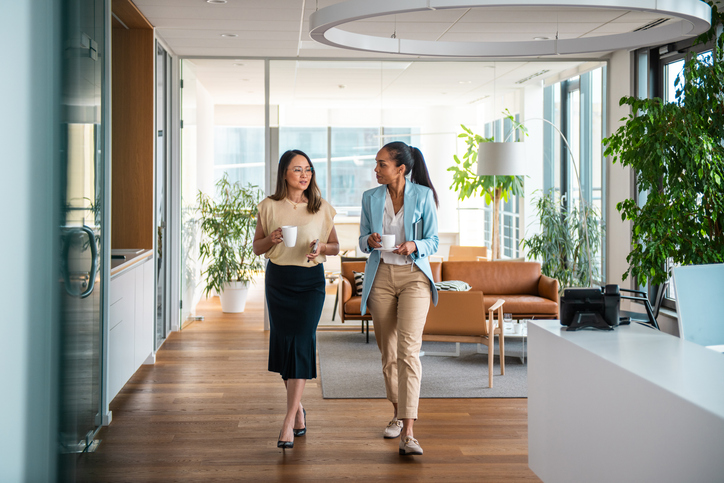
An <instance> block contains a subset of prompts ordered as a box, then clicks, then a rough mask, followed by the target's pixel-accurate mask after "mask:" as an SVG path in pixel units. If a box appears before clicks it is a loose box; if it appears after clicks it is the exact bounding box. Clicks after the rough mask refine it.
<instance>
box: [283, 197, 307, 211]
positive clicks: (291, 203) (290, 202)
mask: <svg viewBox="0 0 724 483" xmlns="http://www.w3.org/2000/svg"><path fill="white" fill-rule="evenodd" d="M284 199H285V200H287V202H288V203H289V204H290V205H292V206H293V207H294V209H295V210H296V209H297V206H299V205H303V204H305V203H306V201H304V198H302V201H300V202H298V203H295V202H293V201H292V200H290V199H289V198H284Z"/></svg>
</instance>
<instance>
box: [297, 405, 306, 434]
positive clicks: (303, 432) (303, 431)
mask: <svg viewBox="0 0 724 483" xmlns="http://www.w3.org/2000/svg"><path fill="white" fill-rule="evenodd" d="M302 412H303V413H304V427H303V428H302V429H295V430H294V436H304V435H305V434H307V410H306V409H304V408H302Z"/></svg>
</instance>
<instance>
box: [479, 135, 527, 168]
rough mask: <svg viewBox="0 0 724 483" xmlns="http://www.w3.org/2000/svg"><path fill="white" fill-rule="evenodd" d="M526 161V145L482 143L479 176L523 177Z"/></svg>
mask: <svg viewBox="0 0 724 483" xmlns="http://www.w3.org/2000/svg"><path fill="white" fill-rule="evenodd" d="M526 161H527V156H526V146H525V143H494V142H490V143H480V146H479V147H478V176H522V175H524V174H526V172H527V169H526V168H527V162H526Z"/></svg>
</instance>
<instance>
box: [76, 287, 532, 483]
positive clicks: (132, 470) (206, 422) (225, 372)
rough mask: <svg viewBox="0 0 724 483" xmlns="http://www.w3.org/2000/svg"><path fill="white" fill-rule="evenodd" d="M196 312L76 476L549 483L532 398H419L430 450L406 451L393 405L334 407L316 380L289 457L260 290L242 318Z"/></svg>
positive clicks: (120, 406)
mask: <svg viewBox="0 0 724 483" xmlns="http://www.w3.org/2000/svg"><path fill="white" fill-rule="evenodd" d="M198 313H199V315H204V316H205V320H204V321H203V322H195V323H193V324H192V325H191V326H189V327H187V328H185V329H184V330H183V331H181V332H176V333H173V334H172V335H171V336H170V337H169V338H168V340H167V341H166V342H165V343H164V345H163V347H162V348H161V350H159V351H158V354H157V360H156V364H155V365H149V366H143V367H142V368H141V369H139V370H138V372H137V373H136V374H135V375H134V377H133V378H132V379H131V380H130V381H129V383H128V384H126V386H125V387H124V388H123V390H122V391H121V392H120V393H119V394H118V396H117V397H116V398H115V399H114V400H113V402H112V404H111V410H112V411H113V422H112V423H111V425H110V426H109V427H107V428H104V429H103V430H102V431H101V433H100V434H99V438H100V439H102V443H101V445H100V447H99V448H98V450H97V451H96V452H95V453H90V454H86V455H83V456H82V457H81V459H80V461H79V464H78V481H97V482H115V481H128V482H142V481H150V482H164V481H178V482H200V481H204V482H212V481H259V482H265V481H280V482H295V481H310V482H318V481H341V480H345V481H395V482H401V481H403V482H404V481H410V482H412V481H414V482H419V481H451V482H462V481H476V482H482V481H506V482H514V481H539V480H538V478H537V477H536V476H535V475H534V474H533V472H532V471H530V469H528V464H527V461H528V448H527V445H528V437H527V409H526V400H525V399H421V400H420V410H419V420H418V421H417V423H416V424H415V436H416V437H417V439H418V440H419V441H420V444H421V445H422V447H423V449H424V451H425V454H424V455H423V456H399V454H398V448H397V446H398V444H399V440H385V439H383V438H382V430H383V429H384V427H385V425H386V424H387V422H388V421H389V419H390V417H391V415H392V412H391V405H390V404H389V403H388V402H387V401H385V400H381V399H356V400H355V399H345V400H334V399H331V400H325V399H322V393H321V389H320V386H319V379H314V380H311V381H309V382H308V384H307V388H306V390H305V393H304V398H303V400H302V401H303V404H304V405H305V407H306V409H307V426H308V433H307V435H306V436H304V437H300V438H296V440H295V442H294V449H292V450H287V452H286V454H285V453H283V452H282V450H281V449H278V448H277V447H276V441H277V436H278V434H279V430H280V428H281V421H282V419H283V415H284V412H285V404H286V403H285V393H284V386H283V383H282V381H281V379H280V377H279V375H277V374H273V373H269V372H268V371H267V369H266V364H267V345H268V338H269V337H268V332H264V330H263V312H262V292H261V291H260V290H259V288H257V289H256V290H253V291H252V293H251V294H250V299H249V301H248V304H247V309H246V312H245V313H244V314H237V315H231V314H222V313H221V310H220V307H219V305H218V298H217V299H214V301H208V302H203V303H202V304H201V305H200V306H199V310H198ZM360 343H363V336H362V334H360ZM423 377H424V376H423Z"/></svg>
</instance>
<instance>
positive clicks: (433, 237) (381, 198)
mask: <svg viewBox="0 0 724 483" xmlns="http://www.w3.org/2000/svg"><path fill="white" fill-rule="evenodd" d="M386 191H387V185H380V186H378V187H377V188H373V189H371V190H367V191H365V192H364V194H363V195H362V217H361V219H360V225H359V231H360V237H359V246H360V248H361V249H362V251H363V252H365V253H370V257H369V259H367V266H366V267H365V281H364V285H363V287H362V306H361V308H360V310H361V313H362V315H364V314H365V313H366V312H367V298H368V297H369V295H370V289H371V288H372V283H373V282H374V281H375V275H376V274H377V267H379V266H380V251H379V250H374V249H372V248H370V247H369V245H367V238H369V236H370V235H371V234H372V233H380V234H381V233H382V218H383V216H384V212H385V194H386ZM404 207H405V215H404V223H405V241H414V242H415V244H416V245H417V251H416V252H415V253H413V254H412V255H410V258H412V263H414V264H415V265H417V266H418V267H419V268H420V270H422V273H424V274H425V275H426V276H427V278H429V279H430V292H431V293H432V303H433V304H435V305H437V289H436V288H435V283H434V281H433V279H432V271H431V270H430V261H429V260H428V259H427V257H429V256H430V255H432V254H434V253H435V252H437V245H438V237H437V212H436V206H435V198H434V197H433V194H432V190H431V189H430V188H428V187H426V186H422V185H419V184H415V183H413V182H411V181H410V180H409V179H408V180H407V181H406V182H405V204H404ZM420 220H422V230H423V231H422V238H421V239H420V240H413V231H412V225H413V224H414V223H417V222H418V221H420Z"/></svg>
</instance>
